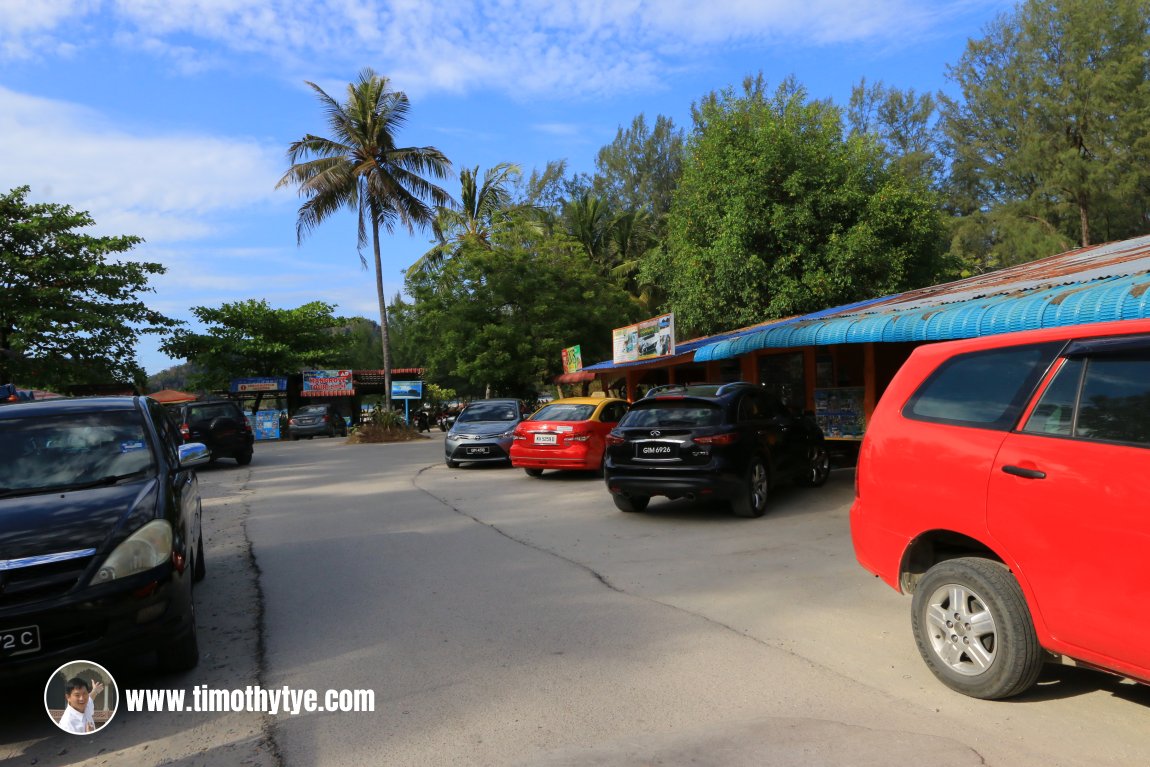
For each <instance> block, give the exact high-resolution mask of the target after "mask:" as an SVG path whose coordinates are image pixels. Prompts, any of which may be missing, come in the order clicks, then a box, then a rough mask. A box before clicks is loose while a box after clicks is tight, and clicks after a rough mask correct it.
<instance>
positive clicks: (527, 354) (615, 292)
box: [407, 217, 634, 397]
mask: <svg viewBox="0 0 1150 767" xmlns="http://www.w3.org/2000/svg"><path fill="white" fill-rule="evenodd" d="M493 243H494V247H493V248H492V249H490V250H489V249H486V248H477V247H465V248H464V249H463V251H462V252H461V253H460V254H459V255H457V256H456V257H454V258H452V259H451V260H450V261H447V262H446V263H445V264H444V265H443V267H442V269H440V270H439V271H438V272H436V273H434V274H421V275H416V276H415V277H413V278H411V279H409V280H408V283H407V292H408V293H409V294H410V295H411V296H412V297H413V298H414V304H413V305H412V306H411V307H410V311H411V314H412V316H411V326H412V328H413V329H415V336H416V337H417V341H418V343H419V344H420V345H421V347H422V350H423V353H424V359H426V364H427V367H428V368H429V369H430V374H429V377H430V378H432V379H434V380H435V381H437V382H441V383H443V382H449V383H448V384H447V385H452V386H454V388H456V389H458V390H459V391H460V392H461V393H462V394H467V395H483V394H485V393H486V392H487V391H489V390H490V391H491V393H492V394H498V395H505V396H518V397H530V396H533V395H534V393H535V392H536V391H537V389H538V387H539V386H541V385H544V384H545V383H546V382H547V381H549V380H550V379H551V378H552V377H553V376H555V375H558V374H559V373H561V372H562V370H561V369H560V368H561V360H560V352H561V350H562V349H563V348H564V347H567V346H571V345H572V344H576V343H578V344H581V345H582V346H583V353H584V355H586V356H587V357H588V358H589V359H596V358H601V357H604V356H610V352H611V329H612V328H614V327H616V326H618V325H620V324H624V323H626V322H629V321H631V320H632V319H633V318H634V309H633V307H632V304H631V303H630V302H629V301H628V300H627V297H626V294H624V293H623V292H622V291H621V290H620V289H619V288H618V287H616V286H615V285H613V284H611V283H610V282H607V281H604V280H603V279H602V278H601V277H600V276H599V275H598V274H597V273H596V272H595V270H594V269H592V268H591V265H590V263H589V262H588V260H587V258H586V257H585V256H584V255H583V254H582V253H581V252H580V247H579V246H578V244H576V243H574V242H572V241H571V240H570V239H569V238H567V237H565V236H562V235H545V234H541V233H540V232H539V230H538V228H537V227H535V226H533V225H532V222H530V221H529V220H526V217H521V219H520V220H519V221H518V222H517V223H516V224H514V225H512V226H508V227H504V228H501V229H500V230H498V231H497V232H496V233H495V234H494V235H493ZM453 381H460V382H461V383H460V384H459V385H455V384H453V383H450V382H453Z"/></svg>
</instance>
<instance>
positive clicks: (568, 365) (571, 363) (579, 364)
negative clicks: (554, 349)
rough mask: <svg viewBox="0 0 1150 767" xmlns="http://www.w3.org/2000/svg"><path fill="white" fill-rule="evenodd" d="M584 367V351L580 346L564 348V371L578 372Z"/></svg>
mask: <svg viewBox="0 0 1150 767" xmlns="http://www.w3.org/2000/svg"><path fill="white" fill-rule="evenodd" d="M582 369H583V351H582V350H581V349H580V348H579V347H578V346H569V347H567V348H566V349H564V350H563V372H564V373H577V372H579V371H580V370H582Z"/></svg>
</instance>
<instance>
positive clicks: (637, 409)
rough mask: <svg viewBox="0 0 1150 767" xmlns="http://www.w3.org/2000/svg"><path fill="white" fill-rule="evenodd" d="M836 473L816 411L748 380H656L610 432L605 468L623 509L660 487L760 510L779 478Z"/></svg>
mask: <svg viewBox="0 0 1150 767" xmlns="http://www.w3.org/2000/svg"><path fill="white" fill-rule="evenodd" d="M829 474H830V459H829V457H828V455H827V450H826V445H825V444H824V442H823V433H822V430H820V429H819V427H818V424H816V423H815V421H814V418H812V417H811V416H809V415H800V416H796V415H794V414H792V413H791V411H789V410H788V409H787V407H786V406H785V405H783V403H782V402H780V401H779V400H778V399H777V398H776V397H774V396H772V395H771V394H770V393H768V392H767V391H765V390H764V389H763V388H762V387H760V386H755V385H754V384H750V383H746V382H741V381H740V382H737V383H728V384H688V385H675V384H672V385H669V386H659V387H655V388H654V389H651V390H650V391H649V392H647V395H646V396H645V397H643V398H642V399H640V400H638V401H637V402H635V403H634V404H633V405H632V406H631V409H630V410H628V411H627V414H626V415H625V416H623V420H621V421H620V422H619V425H618V426H616V427H615V428H614V429H613V430H612V431H611V432H610V433H609V434H608V435H607V452H606V459H605V463H604V476H605V478H606V481H607V489H608V490H610V491H611V497H612V499H613V500H614V501H615V505H616V506H617V507H619V509H620V510H622V511H642V510H643V509H645V508H647V503H648V502H649V501H650V500H651V496H653V495H664V496H666V497H668V498H696V497H698V498H707V497H711V498H717V499H722V500H726V501H729V502H730V504H731V510H732V511H734V513H735V514H737V515H738V516H740V517H761V516H762V515H763V513H764V512H766V510H767V495H768V493H769V491H770V488H771V487H772V486H773V485H774V484H776V483H778V482H784V481H792V482H797V483H799V484H802V485H807V486H809V487H818V486H820V485H822V484H824V483H825V482H826V481H827V477H828V476H829Z"/></svg>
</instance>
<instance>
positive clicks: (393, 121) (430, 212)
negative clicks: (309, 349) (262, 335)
mask: <svg viewBox="0 0 1150 767" xmlns="http://www.w3.org/2000/svg"><path fill="white" fill-rule="evenodd" d="M307 84H308V86H309V87H311V89H312V90H314V91H315V92H316V95H317V96H318V98H319V100H320V103H322V104H323V106H324V111H325V113H326V116H327V122H328V127H329V129H330V130H331V133H332V138H323V137H320V136H314V135H311V134H308V135H306V136H304V137H303V138H302V139H300V140H299V141H296V142H294V143H292V145H291V146H290V147H289V148H288V160H289V161H290V162H291V164H292V165H291V167H290V168H289V169H288V171H287V173H285V174H284V176H283V178H281V179H280V180H279V183H277V184H276V186H277V187H280V186H285V185H293V184H294V185H296V186H298V187H299V190H300V194H301V195H303V196H304V197H306V198H307V200H306V202H304V203H303V205H301V206H300V209H299V218H298V220H297V223H296V234H297V236H298V237H300V238H301V239H302V237H303V236H304V235H305V234H306V233H307V232H309V231H311V230H312V229H313V228H315V227H317V226H319V225H320V224H321V223H322V222H323V221H325V220H327V218H328V217H329V216H331V215H332V214H334V213H336V212H337V211H340V210H344V209H347V210H352V211H355V213H356V215H357V216H358V218H359V246H360V247H361V248H363V247H364V246H366V245H367V243H368V242H369V238H370V242H371V249H372V255H373V256H374V261H375V291H376V298H377V300H378V302H379V325H380V329H381V331H382V333H381V338H380V340H381V347H382V350H383V369H384V382H385V387H386V392H387V394H386V395H385V399H386V402H387V406H388V407H390V406H391V368H392V364H391V344H390V338H389V334H388V325H387V303H386V301H385V298H384V293H383V268H382V264H381V260H380V247H379V229H380V227H381V226H382V227H384V228H385V229H387V231H388V232H389V233H392V232H394V231H395V228H396V227H397V226H400V227H402V228H404V229H406V230H407V231H408V232H409V233H414V231H415V229H416V228H417V227H419V228H422V227H425V226H427V225H429V224H431V222H432V220H433V219H434V215H435V214H434V208H435V207H442V206H446V205H448V204H449V203H450V202H451V196H450V195H449V194H447V192H445V191H443V190H442V189H441V188H439V187H438V186H436V185H435V184H433V183H431V182H429V181H428V180H427V179H426V178H424V176H425V175H427V174H430V175H431V176H434V177H435V178H446V176H447V173H448V171H449V169H450V163H449V162H448V160H447V158H446V157H445V156H444V155H443V153H442V152H440V151H439V150H438V149H436V148H435V147H430V146H425V147H399V146H396V140H395V136H396V133H398V131H399V129H400V128H401V127H402V126H403V124H404V123H405V122H406V121H407V115H408V112H409V111H410V109H411V106H410V102H409V101H408V99H407V94H405V93H404V92H403V91H393V90H391V81H390V80H388V78H386V77H382V76H380V75H377V74H376V73H375V72H373V71H372V70H371V69H364V70H363V71H362V72H360V75H359V80H358V81H356V82H354V83H350V84H349V85H348V86H347V100H346V101H345V102H344V103H342V104H341V103H339V102H338V101H336V100H335V99H333V98H332V97H331V96H329V95H328V94H327V93H325V92H324V91H323V89H322V88H320V87H319V86H318V85H316V84H315V83H311V82H309V83H307ZM429 202H430V204H429ZM362 258H363V257H362V255H361V260H362ZM365 266H366V261H365Z"/></svg>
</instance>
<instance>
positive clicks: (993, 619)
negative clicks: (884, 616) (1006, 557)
mask: <svg viewBox="0 0 1150 767" xmlns="http://www.w3.org/2000/svg"><path fill="white" fill-rule="evenodd" d="M911 629H912V630H913V631H914V639H915V643H916V644H917V645H918V651H919V653H920V654H921V655H922V657H923V660H925V661H926V665H927V667H928V668H930V670H931V672H932V673H933V674H934V675H935V676H936V677H938V679H939V680H940V681H941V682H942V683H943V684H945V685H946V686H947V687H949V688H951V689H952V690H955V691H957V692H961V693H963V694H964V695H969V696H971V697H973V698H983V699H985V700H999V699H1002V698H1009V697H1011V696H1014V695H1018V694H1019V693H1021V692H1025V691H1026V690H1027V689H1029V688H1030V687H1032V686H1033V685H1034V683H1035V682H1036V681H1037V680H1038V674H1039V673H1040V672H1041V671H1042V665H1043V654H1042V647H1041V646H1040V645H1039V644H1038V637H1037V636H1036V635H1035V632H1034V623H1033V621H1032V620H1031V617H1030V611H1029V610H1028V609H1027V607H1026V599H1025V597H1024V596H1023V595H1022V589H1021V588H1019V586H1018V582H1017V581H1016V580H1015V579H1014V576H1012V575H1011V574H1010V571H1009V570H1008V569H1007V568H1006V566H1005V565H1003V564H1002V563H1000V562H995V561H993V560H989V559H982V558H978V557H964V558H960V559H951V560H947V561H945V562H940V563H939V564H937V565H935V566H934V567H932V568H931V569H930V570H928V571H927V573H926V575H924V576H923V577H922V580H920V581H919V582H918V585H917V586H916V587H915V590H914V599H913V600H912V602H911Z"/></svg>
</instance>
